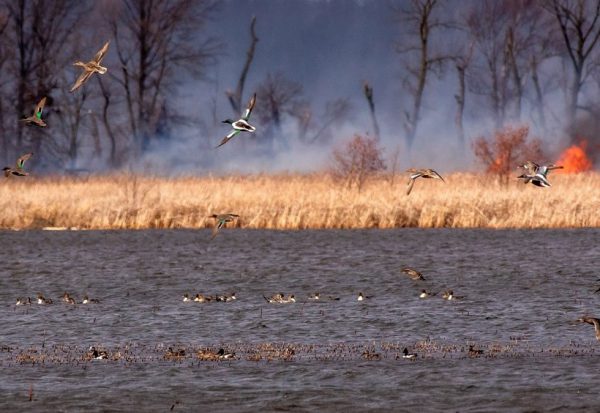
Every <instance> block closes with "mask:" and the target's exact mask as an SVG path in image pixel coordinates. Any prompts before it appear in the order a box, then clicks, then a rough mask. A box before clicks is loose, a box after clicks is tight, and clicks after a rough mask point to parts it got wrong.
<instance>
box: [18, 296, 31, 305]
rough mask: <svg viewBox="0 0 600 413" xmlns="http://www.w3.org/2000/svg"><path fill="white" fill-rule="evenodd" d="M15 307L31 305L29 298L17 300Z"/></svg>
mask: <svg viewBox="0 0 600 413" xmlns="http://www.w3.org/2000/svg"><path fill="white" fill-rule="evenodd" d="M15 305H31V298H29V297H27V298H21V297H19V298H17V303H16V304H15Z"/></svg>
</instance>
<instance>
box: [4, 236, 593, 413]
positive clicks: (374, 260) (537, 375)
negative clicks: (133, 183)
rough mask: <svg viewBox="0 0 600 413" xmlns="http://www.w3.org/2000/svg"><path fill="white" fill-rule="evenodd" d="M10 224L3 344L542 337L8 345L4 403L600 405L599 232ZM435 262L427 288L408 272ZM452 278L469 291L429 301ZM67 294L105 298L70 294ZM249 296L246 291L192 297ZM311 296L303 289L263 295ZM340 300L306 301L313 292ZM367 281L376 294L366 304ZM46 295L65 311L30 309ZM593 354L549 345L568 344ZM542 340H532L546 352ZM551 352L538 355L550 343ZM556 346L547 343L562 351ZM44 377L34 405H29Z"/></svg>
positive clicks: (8, 406) (120, 406) (402, 407)
mask: <svg viewBox="0 0 600 413" xmlns="http://www.w3.org/2000/svg"><path fill="white" fill-rule="evenodd" d="M208 238H209V233H208V232H207V231H136V232H133V231H121V232H100V231H98V232H42V231H40V232H36V231H30V232H1V233H0V240H1V241H2V245H3V248H2V250H0V262H2V266H1V267H0V303H2V304H3V306H2V307H1V309H0V311H1V313H2V314H1V320H0V344H1V345H2V346H8V347H13V348H19V349H25V348H27V347H29V346H33V347H36V348H38V349H40V348H42V347H41V346H42V345H44V346H45V347H47V348H49V347H51V346H53V345H61V346H77V347H78V348H79V349H84V348H86V347H87V346H89V345H100V346H104V347H111V346H123V345H125V344H127V343H132V345H135V346H141V347H140V348H143V346H148V347H150V348H153V349H156V348H163V347H166V346H171V345H173V346H175V345H180V346H188V347H199V346H222V345H225V346H231V347H235V346H243V345H252V344H253V343H265V342H287V343H297V344H311V343H313V344H319V345H326V344H335V343H344V344H348V345H349V344H353V343H354V344H357V345H369V343H371V344H374V345H379V344H380V343H384V342H385V343H396V344H397V345H400V346H404V345H406V346H409V347H412V346H414V345H415V344H416V343H418V342H422V341H424V340H431V341H433V342H436V343H442V344H446V345H457V346H464V345H465V343H475V344H476V345H478V346H482V347H485V348H486V349H487V348H489V346H492V345H494V344H495V343H499V344H500V345H504V344H507V343H511V340H513V339H514V338H515V337H517V338H519V340H521V341H522V342H523V343H525V344H524V346H523V348H524V349H525V350H523V351H522V352H521V356H520V357H498V358H492V359H487V358H478V359H471V358H468V357H451V358H450V357H447V358H444V356H443V354H441V353H440V354H434V355H432V356H431V357H429V358H425V359H419V360H417V362H414V363H411V362H406V361H405V360H393V359H387V358H386V359H384V360H380V361H367V360H363V359H361V358H360V357H358V358H355V359H352V358H350V359H347V360H329V361H327V360H326V361H317V360H314V359H311V358H305V359H298V360H296V361H290V362H286V361H273V362H264V361H263V362H250V361H246V360H239V361H235V362H227V363H199V362H198V361H197V360H193V359H191V358H190V359H186V360H184V361H182V362H166V361H157V360H154V361H151V362H145V363H129V364H127V363H116V362H101V363H98V362H94V363H81V364H78V365H76V366H75V365H72V364H69V365H62V364H56V363H46V364H44V365H39V364H36V365H33V366H32V365H31V364H18V363H16V362H15V360H14V359H12V358H11V356H10V354H9V353H8V352H3V353H2V354H1V355H0V360H1V362H2V365H1V366H2V369H1V373H0V376H1V377H2V379H1V382H0V393H1V394H2V398H1V399H0V408H1V410H3V411H7V410H13V409H17V408H19V409H22V408H27V409H31V408H34V409H39V410H68V411H77V410H83V409H85V410H92V411H94V410H106V409H108V410H112V409H115V410H127V411H131V410H145V411H148V410H155V411H165V410H168V409H169V408H170V407H171V406H172V405H173V404H174V403H175V401H176V400H177V401H179V403H178V404H176V405H175V407H174V409H173V410H174V411H179V410H187V411H198V410H199V408H200V406H201V407H202V408H201V409H200V410H225V409H228V410H233V411H242V410H247V411H256V410H300V411H306V410H310V411H314V410H323V409H324V410H337V409H339V408H344V409H349V410H394V411H415V410H417V409H419V410H423V409H425V410H447V409H452V410H459V411H498V410H516V411H522V410H526V409H530V410H543V411H549V410H569V411H573V410H577V409H580V410H584V411H585V410H598V408H599V407H600V401H598V400H600V399H598V398H597V395H596V391H595V390H594V389H593V387H594V385H595V383H596V382H597V380H595V379H596V377H597V371H598V367H599V363H598V360H599V359H598V357H597V355H595V354H594V349H595V347H596V346H597V345H598V343H597V342H596V341H595V339H594V336H593V327H592V326H589V325H575V324H573V320H574V319H576V318H577V317H579V316H581V315H583V314H591V315H593V314H595V315H597V316H600V310H598V304H599V300H600V295H595V294H593V292H594V290H595V289H596V288H597V287H598V286H600V283H598V282H596V280H597V279H598V278H600V272H599V271H598V264H599V263H600V231H599V230H559V231H552V230H537V231H487V230H384V231H375V230H366V231H302V232H287V231H282V232H279V231H278V232H275V231H249V230H244V231H241V230H226V231H224V232H223V233H222V234H220V235H219V236H218V237H217V238H216V239H215V240H214V241H213V242H212V243H210V244H209V243H208V242H207V240H208ZM404 266H411V267H414V268H417V269H419V270H420V271H422V272H423V274H424V275H425V277H426V278H427V281H426V282H424V283H422V284H418V283H415V282H413V281H411V280H410V279H408V278H407V277H406V276H404V275H403V274H401V273H400V269H401V268H402V267H404ZM421 288H426V289H428V290H433V291H436V292H437V291H442V290H444V289H447V288H451V289H453V290H454V292H455V293H456V294H457V295H461V296H465V299H464V300H462V301H458V302H448V301H445V300H442V299H441V298H439V297H434V298H431V299H428V300H420V299H419V298H418V292H419V291H420V289H421ZM64 291H68V292H70V293H72V294H73V295H74V296H75V297H77V298H79V299H80V298H81V296H82V295H83V294H84V293H88V294H89V295H90V296H92V297H96V298H99V299H100V300H101V303H100V304H98V305H95V306H83V305H78V306H75V307H70V306H67V305H66V304H63V303H60V302H59V301H60V300H59V297H60V296H61V294H62V293H63V292H64ZM233 291H235V292H236V293H237V294H236V295H237V298H238V300H237V301H235V302H233V303H211V304H204V305H203V304H198V303H183V302H182V301H181V296H182V294H183V293H185V292H189V293H191V294H195V293H197V292H202V293H205V294H217V293H229V292H233ZM280 291H281V292H285V293H292V294H295V295H296V297H297V298H298V299H299V302H297V303H295V304H291V305H270V304H267V303H266V302H265V300H264V299H263V298H262V296H263V295H271V294H273V293H276V292H280ZM315 291H319V292H321V294H322V295H327V294H331V295H333V296H337V297H340V300H339V301H332V302H327V303H320V304H315V303H311V302H306V298H307V297H308V295H309V294H310V293H312V292H315ZM359 291H363V292H364V293H365V294H366V295H369V296H373V298H372V299H370V300H367V302H365V303H358V302H357V301H356V295H357V294H358V292H359ZM37 292H42V293H43V294H44V295H45V296H47V297H51V298H53V299H54V300H55V304H53V305H50V306H38V305H33V306H31V307H15V306H14V302H15V300H16V298H17V297H18V296H30V297H32V298H33V297H34V296H35V295H36V293H37ZM569 346H571V347H574V346H577V348H581V349H584V350H585V351H584V352H583V353H585V354H583V353H580V355H579V356H575V357H557V356H551V355H548V356H545V355H542V356H540V355H539V354H537V352H540V354H541V353H543V352H542V350H544V351H546V352H547V351H548V350H549V349H553V348H565V347H569ZM527 349H531V352H532V355H535V357H529V355H528V354H527V351H529V350H527ZM533 353H535V354H533ZM544 354H546V353H544ZM30 385H33V388H34V399H36V400H34V401H33V402H29V401H28V392H29V386H30Z"/></svg>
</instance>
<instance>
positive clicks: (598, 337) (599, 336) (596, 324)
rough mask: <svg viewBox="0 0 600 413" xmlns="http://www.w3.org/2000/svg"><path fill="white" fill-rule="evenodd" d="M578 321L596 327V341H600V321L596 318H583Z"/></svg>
mask: <svg viewBox="0 0 600 413" xmlns="http://www.w3.org/2000/svg"><path fill="white" fill-rule="evenodd" d="M577 321H579V322H580V323H588V324H593V325H594V331H595V332H596V340H598V341H600V319H597V318H594V317H581V318H578V319H577Z"/></svg>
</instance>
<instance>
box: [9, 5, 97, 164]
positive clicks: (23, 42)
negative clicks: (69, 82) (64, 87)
mask: <svg viewBox="0 0 600 413" xmlns="http://www.w3.org/2000/svg"><path fill="white" fill-rule="evenodd" d="M5 8H6V10H7V13H8V31H7V35H6V36H3V38H4V39H3V40H4V41H6V42H7V43H8V44H9V45H10V47H11V48H13V49H14V50H15V59H14V60H13V61H12V62H11V65H10V66H9V71H10V75H11V76H12V79H13V81H12V83H13V84H14V87H15V89H14V94H15V96H16V108H15V109H16V114H15V115H16V116H15V117H19V116H23V115H25V114H27V113H28V112H30V111H31V108H32V107H34V106H35V103H36V102H37V101H38V100H39V98H40V97H41V96H46V95H49V94H50V92H51V91H52V90H54V89H55V88H57V87H58V85H59V78H60V73H61V68H62V67H64V66H65V65H66V62H67V61H68V60H70V56H69V55H68V54H67V53H65V44H69V42H70V39H71V37H72V36H73V34H74V33H75V31H76V29H77V28H78V25H77V22H78V21H79V19H80V18H81V16H82V14H83V13H84V12H85V10H86V4H85V3H84V2H80V1H77V0H56V1H53V0H14V1H9V0H6V1H5ZM15 135H16V142H15V149H16V150H17V151H20V150H22V147H23V136H24V126H23V124H22V123H17V125H16V132H15ZM42 136H43V133H42V132H41V131H39V130H35V132H34V133H33V134H32V139H33V142H32V146H33V150H34V151H36V152H37V154H36V156H37V157H38V159H39V158H41V157H42V156H41V155H42V154H40V153H39V150H40V147H41V138H42Z"/></svg>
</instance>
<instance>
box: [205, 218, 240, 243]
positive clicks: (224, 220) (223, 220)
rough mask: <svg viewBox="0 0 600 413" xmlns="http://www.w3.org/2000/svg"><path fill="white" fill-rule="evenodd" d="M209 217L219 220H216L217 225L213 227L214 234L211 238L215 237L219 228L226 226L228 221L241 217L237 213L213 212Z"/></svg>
mask: <svg viewBox="0 0 600 413" xmlns="http://www.w3.org/2000/svg"><path fill="white" fill-rule="evenodd" d="M209 218H214V219H216V220H217V221H216V222H215V226H214V228H213V232H212V236H211V237H210V239H211V240H212V239H214V238H215V237H216V236H217V234H218V233H219V230H220V229H221V228H223V227H224V226H225V224H227V223H228V222H233V220H235V219H236V218H239V215H236V214H212V215H211V216H210V217H209Z"/></svg>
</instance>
